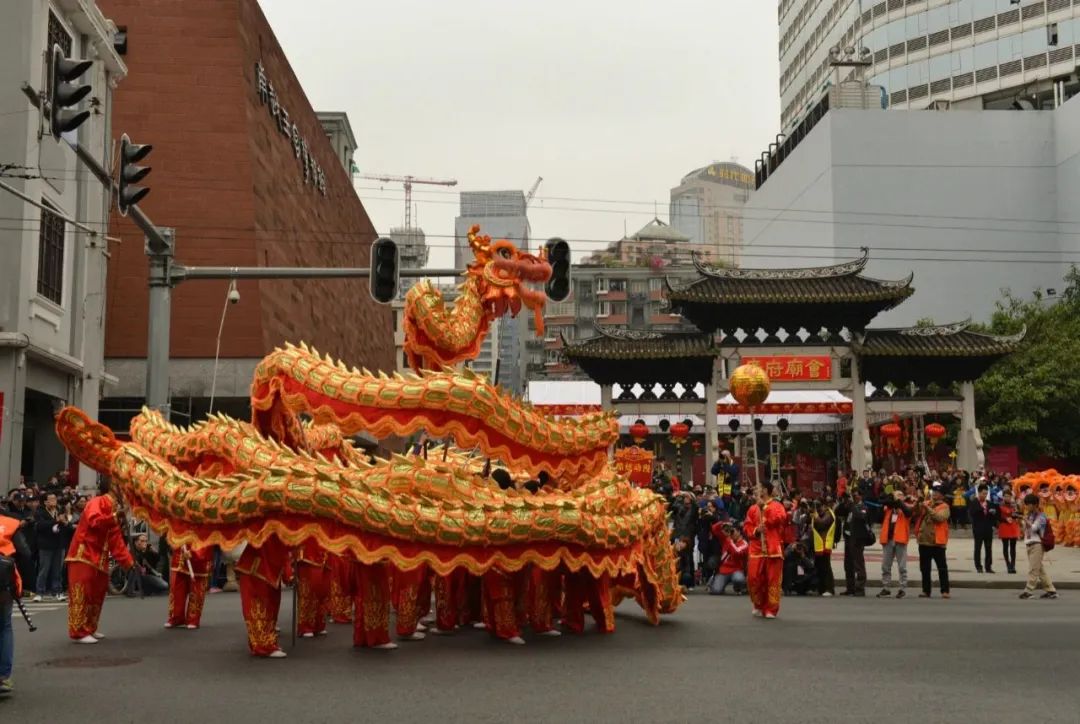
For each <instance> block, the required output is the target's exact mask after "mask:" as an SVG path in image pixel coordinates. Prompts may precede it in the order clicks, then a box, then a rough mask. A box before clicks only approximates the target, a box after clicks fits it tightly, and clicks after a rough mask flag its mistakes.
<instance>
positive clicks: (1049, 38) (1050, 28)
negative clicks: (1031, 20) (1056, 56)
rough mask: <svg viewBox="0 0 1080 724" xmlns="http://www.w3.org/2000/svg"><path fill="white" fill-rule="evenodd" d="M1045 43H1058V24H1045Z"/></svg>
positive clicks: (1053, 45) (1052, 45)
mask: <svg viewBox="0 0 1080 724" xmlns="http://www.w3.org/2000/svg"><path fill="white" fill-rule="evenodd" d="M1046 44H1047V45H1049V46H1050V47H1055V46H1057V44H1058V24H1057V23H1050V24H1049V25H1047V26H1046Z"/></svg>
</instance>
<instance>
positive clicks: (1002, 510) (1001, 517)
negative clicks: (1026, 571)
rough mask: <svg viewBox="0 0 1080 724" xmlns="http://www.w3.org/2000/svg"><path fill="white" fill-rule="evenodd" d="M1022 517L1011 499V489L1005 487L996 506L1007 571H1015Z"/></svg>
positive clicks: (999, 535)
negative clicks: (999, 503)
mask: <svg viewBox="0 0 1080 724" xmlns="http://www.w3.org/2000/svg"><path fill="white" fill-rule="evenodd" d="M1023 517H1024V516H1023V514H1022V513H1021V512H1020V511H1019V510H1017V507H1016V503H1015V502H1014V501H1013V492H1012V490H1011V489H1009V488H1005V490H1003V491H1002V493H1001V505H999V506H998V538H1000V539H1001V556H1002V557H1003V558H1004V559H1005V570H1006V571H1007V572H1009V573H1016V541H1017V540H1019V538H1020V521H1021V520H1022V519H1023Z"/></svg>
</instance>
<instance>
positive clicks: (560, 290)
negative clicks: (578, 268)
mask: <svg viewBox="0 0 1080 724" xmlns="http://www.w3.org/2000/svg"><path fill="white" fill-rule="evenodd" d="M544 248H545V249H546V250H547V260H548V264H551V278H550V279H548V280H547V284H545V285H544V291H545V292H547V296H548V299H550V300H551V301H553V302H561V301H563V300H564V299H566V298H567V297H569V296H570V245H569V244H567V243H566V242H565V241H563V240H562V239H559V238H555V239H548V242H547V243H546V244H545V245H544Z"/></svg>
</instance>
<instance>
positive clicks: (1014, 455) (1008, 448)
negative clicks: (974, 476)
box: [986, 445, 1020, 477]
mask: <svg viewBox="0 0 1080 724" xmlns="http://www.w3.org/2000/svg"><path fill="white" fill-rule="evenodd" d="M986 469H987V471H989V472H992V473H1008V474H1009V475H1011V476H1012V477H1016V476H1017V475H1019V474H1020V451H1019V450H1018V449H1017V447H1016V445H999V446H997V447H992V448H990V449H989V450H987V451H986Z"/></svg>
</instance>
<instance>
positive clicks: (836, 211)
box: [745, 101, 1080, 326]
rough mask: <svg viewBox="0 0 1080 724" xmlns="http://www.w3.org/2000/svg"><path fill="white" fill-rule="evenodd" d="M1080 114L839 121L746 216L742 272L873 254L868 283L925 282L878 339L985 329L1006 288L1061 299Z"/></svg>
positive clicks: (854, 116)
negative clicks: (916, 330)
mask: <svg viewBox="0 0 1080 724" xmlns="http://www.w3.org/2000/svg"><path fill="white" fill-rule="evenodd" d="M1078 109H1080V102H1076V101H1074V102H1070V103H1068V104H1066V105H1065V106H1064V107H1063V108H1062V109H1061V110H1060V111H1057V112H1052V111H1032V112H1008V111H953V112H949V113H900V112H897V113H880V112H874V111H857V110H833V111H830V112H829V114H828V115H827V116H826V117H825V118H824V119H823V120H822V121H821V123H819V124H818V125H817V127H815V128H814V130H813V131H812V132H811V133H810V134H809V135H808V136H807V137H806V138H805V139H804V140H803V141H802V143H801V144H799V145H798V146H797V147H796V148H795V150H794V151H793V153H792V154H791V155H790V156H788V157H787V159H786V160H785V161H784V162H783V164H781V165H780V167H779V168H778V169H776V170H775V171H774V172H773V174H772V175H771V176H770V177H769V178H768V180H767V181H766V182H765V184H764V185H763V186H762V187H761V188H760V189H759V190H758V191H757V192H756V193H755V194H754V195H753V196H752V197H751V199H750V202H749V203H748V204H747V212H746V213H747V221H746V229H747V245H746V248H745V256H746V263H745V265H746V266H765V267H779V266H818V265H822V264H828V263H830V261H834V260H842V259H849V258H853V257H855V256H857V255H858V254H859V247H861V246H868V247H869V248H870V264H869V265H868V267H867V270H866V274H868V275H869V276H874V277H878V278H883V279H897V278H902V277H904V276H906V275H907V274H908V273H910V272H914V274H915V281H914V286H915V289H916V291H915V294H914V296H913V297H912V298H911V299H909V300H908V301H906V302H905V303H904V304H902V305H901V306H900V307H898V308H897V309H895V310H892V311H890V312H887V313H885V314H883V315H881V316H880V317H878V318H877V319H876V320H875V321H874V325H875V326H883V325H884V326H889V325H906V324H913V323H914V322H916V321H917V320H919V319H920V318H924V317H932V318H933V319H935V320H937V321H953V320H958V319H963V318H965V317H968V316H971V317H973V318H974V319H976V320H986V319H987V318H988V317H989V315H990V314H991V313H992V312H993V309H994V302H995V301H997V299H998V298H999V297H1000V293H1001V289H1003V288H1009V289H1011V290H1012V291H1013V292H1014V293H1016V294H1018V295H1022V296H1026V295H1030V294H1031V293H1032V292H1034V291H1035V290H1045V289H1046V288H1048V287H1049V288H1060V287H1061V279H1062V276H1063V274H1064V272H1065V269H1066V265H1065V264H1064V263H1061V260H1062V255H1061V252H1062V250H1063V239H1068V241H1067V242H1065V243H1067V244H1069V245H1072V248H1073V249H1074V250H1075V248H1076V246H1075V244H1076V241H1075V240H1074V238H1073V235H1063V234H1060V233H1059V232H1058V228H1059V225H1058V221H1059V214H1068V217H1067V218H1072V216H1073V212H1072V211H1071V207H1070V204H1069V203H1068V201H1067V199H1069V198H1070V197H1071V196H1072V195H1073V194H1072V192H1070V191H1069V189H1076V188H1078V186H1077V185H1076V181H1077V180H1080V179H1078V178H1077V176H1078V175H1080V166H1078V165H1077V162H1076V161H1075V160H1073V159H1072V158H1070V155H1071V153H1072V152H1073V151H1071V150H1070V149H1072V148H1073V146H1074V145H1075V144H1080V127H1078V126H1080V118H1078V115H1080V112H1078ZM1059 194H1061V196H1060V200H1059ZM777 210H783V211H777ZM1065 228H1067V229H1068V230H1072V229H1074V228H1075V227H1065ZM755 255H770V256H773V257H774V258H766V257H765V256H755ZM774 255H779V256H780V258H775V256H774ZM785 255H786V258H785ZM1073 258H1075V257H1073ZM948 259H958V260H961V261H945V260H948ZM995 259H996V260H1004V261H999V262H996V261H993V260H995ZM1018 260H1030V262H1026V263H1025V262H1020V263H1017V262H1018ZM1055 260H1056V261H1058V262H1059V263H1056V264H1055V263H1045V262H1046V261H1055Z"/></svg>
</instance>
